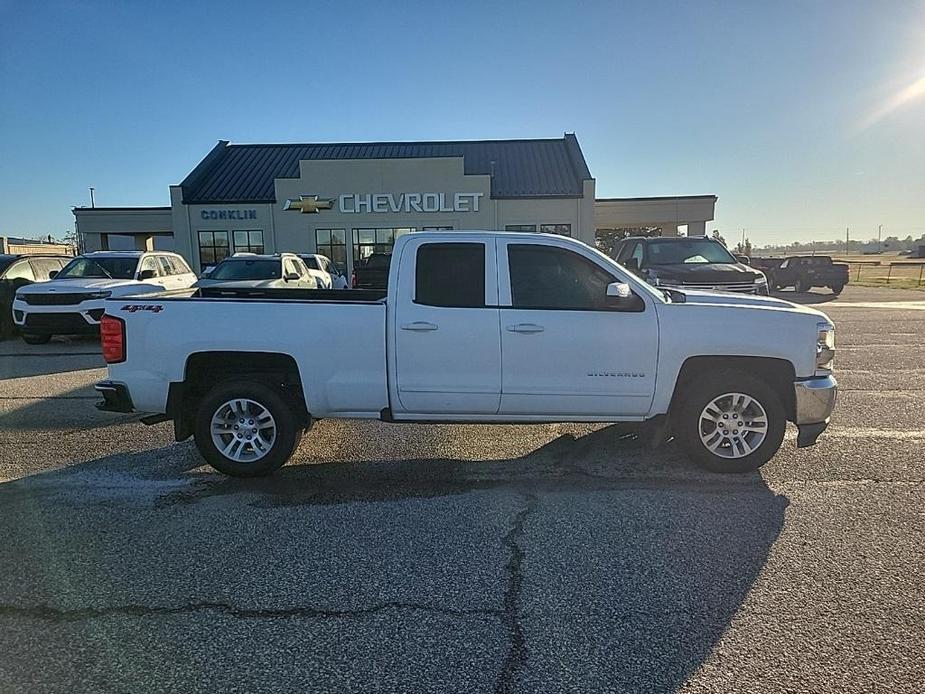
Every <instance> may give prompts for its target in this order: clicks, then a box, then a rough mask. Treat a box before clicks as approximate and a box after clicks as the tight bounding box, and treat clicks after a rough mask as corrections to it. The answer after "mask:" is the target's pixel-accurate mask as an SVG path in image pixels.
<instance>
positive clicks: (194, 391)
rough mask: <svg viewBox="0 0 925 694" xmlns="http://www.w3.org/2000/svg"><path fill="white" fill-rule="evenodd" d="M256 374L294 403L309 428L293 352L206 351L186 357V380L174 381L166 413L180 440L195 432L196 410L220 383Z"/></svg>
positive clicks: (308, 419) (184, 376)
mask: <svg viewBox="0 0 925 694" xmlns="http://www.w3.org/2000/svg"><path fill="white" fill-rule="evenodd" d="M254 377H256V378H257V379H258V380H259V381H260V382H261V383H265V384H268V385H271V386H273V387H276V388H278V389H279V390H280V391H282V393H283V394H284V396H286V398H287V399H288V400H289V401H290V402H291V403H292V406H293V409H294V411H295V413H296V415H297V417H298V419H299V421H300V422H301V423H302V424H303V425H304V426H305V427H308V426H309V425H310V424H311V413H310V410H309V407H308V401H307V399H306V397H307V396H306V394H305V389H304V386H303V381H302V376H301V373H300V372H299V365H298V363H297V362H296V360H295V359H294V358H293V357H292V355H289V354H284V353H279V352H246V351H206V352H194V353H193V354H190V355H189V356H188V357H187V360H186V364H185V366H184V370H183V381H182V382H180V383H171V384H170V390H169V393H168V397H167V414H168V416H169V417H170V418H171V419H173V422H174V435H175V438H176V440H177V441H184V440H186V439H188V438H189V437H190V436H192V434H193V427H194V424H193V422H194V419H195V414H196V409H197V407H198V405H199V402H200V400H201V399H202V398H203V396H204V395H205V394H206V393H208V392H209V390H211V389H212V388H214V387H215V386H216V385H217V384H219V383H222V382H225V381H230V380H243V379H247V378H254Z"/></svg>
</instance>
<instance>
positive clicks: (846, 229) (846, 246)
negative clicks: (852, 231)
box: [845, 227, 850, 255]
mask: <svg viewBox="0 0 925 694" xmlns="http://www.w3.org/2000/svg"><path fill="white" fill-rule="evenodd" d="M849 242H850V241H849V237H848V227H845V255H848V243H849Z"/></svg>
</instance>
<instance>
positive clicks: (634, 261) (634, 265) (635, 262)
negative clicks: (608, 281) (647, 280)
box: [608, 258, 639, 289]
mask: <svg viewBox="0 0 925 694" xmlns="http://www.w3.org/2000/svg"><path fill="white" fill-rule="evenodd" d="M623 267H625V268H626V269H627V270H632V271H633V272H639V259H638V258H627V259H626V260H624V261H623ZM611 286H612V285H611ZM609 288H610V287H608V289H609Z"/></svg>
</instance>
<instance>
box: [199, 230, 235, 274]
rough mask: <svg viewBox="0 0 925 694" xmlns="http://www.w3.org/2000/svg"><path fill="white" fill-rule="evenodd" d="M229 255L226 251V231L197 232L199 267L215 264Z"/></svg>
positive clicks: (203, 267)
mask: <svg viewBox="0 0 925 694" xmlns="http://www.w3.org/2000/svg"><path fill="white" fill-rule="evenodd" d="M229 255H231V254H230V253H229V252H228V232H227V231H200V232H199V267H200V269H203V270H204V269H205V268H207V267H209V266H210V265H216V264H218V263H220V262H222V261H223V260H224V259H225V258H227V257H228V256H229Z"/></svg>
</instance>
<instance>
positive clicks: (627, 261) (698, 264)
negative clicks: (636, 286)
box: [614, 236, 768, 296]
mask: <svg viewBox="0 0 925 694" xmlns="http://www.w3.org/2000/svg"><path fill="white" fill-rule="evenodd" d="M614 257H615V258H616V260H617V262H618V263H620V264H621V265H623V266H624V267H625V268H627V269H628V270H631V271H632V272H635V273H636V274H638V275H640V276H641V277H642V278H643V279H645V280H646V282H648V283H649V284H652V285H655V286H656V287H668V288H670V289H681V290H685V289H700V290H704V291H719V292H741V293H744V294H762V295H765V296H767V294H768V279H767V277H765V276H764V273H763V272H761V271H760V270H756V269H754V268H752V267H749V266H748V258H746V257H745V256H738V257H736V256H733V255H732V253H730V252H729V251H728V250H726V247H725V246H724V245H723V244H721V243H720V242H719V241H715V240H714V239H711V238H707V237H704V236H679V237H655V236H653V237H643V236H640V237H633V236H631V237H629V238H625V239H623V240H622V241H620V242H619V243H618V244H617V245H616V247H615V248H614Z"/></svg>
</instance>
